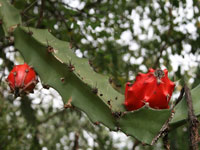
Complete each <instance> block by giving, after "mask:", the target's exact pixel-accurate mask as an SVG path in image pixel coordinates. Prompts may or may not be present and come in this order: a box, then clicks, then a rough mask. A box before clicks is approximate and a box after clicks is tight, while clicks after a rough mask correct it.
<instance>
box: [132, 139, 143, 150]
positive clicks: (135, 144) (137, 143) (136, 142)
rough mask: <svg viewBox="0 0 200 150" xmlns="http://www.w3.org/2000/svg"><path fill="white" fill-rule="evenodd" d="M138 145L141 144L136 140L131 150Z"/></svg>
mask: <svg viewBox="0 0 200 150" xmlns="http://www.w3.org/2000/svg"><path fill="white" fill-rule="evenodd" d="M140 144H141V142H140V141H138V140H136V141H135V143H134V144H133V147H132V150H135V149H136V147H137V146H138V145H140Z"/></svg>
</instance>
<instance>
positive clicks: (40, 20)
mask: <svg viewBox="0 0 200 150" xmlns="http://www.w3.org/2000/svg"><path fill="white" fill-rule="evenodd" d="M44 1H45V0H41V7H40V17H39V19H38V22H37V25H36V27H37V28H38V27H39V26H40V24H41V22H42V19H43V16H44V14H43V12H44Z"/></svg>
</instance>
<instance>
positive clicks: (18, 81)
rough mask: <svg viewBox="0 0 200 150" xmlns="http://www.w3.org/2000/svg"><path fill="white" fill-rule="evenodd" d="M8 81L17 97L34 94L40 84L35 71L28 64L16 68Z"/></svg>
mask: <svg viewBox="0 0 200 150" xmlns="http://www.w3.org/2000/svg"><path fill="white" fill-rule="evenodd" d="M6 81H7V82H8V84H9V86H10V89H11V92H13V93H14V94H15V96H16V97H17V96H19V95H20V94H24V93H29V92H33V89H34V88H35V85H36V84H37V82H38V80H37V75H36V73H35V71H34V69H33V68H31V67H30V66H29V65H27V64H26V63H25V64H23V65H16V66H14V67H13V69H12V70H11V72H10V74H9V75H8V78H7V79H6Z"/></svg>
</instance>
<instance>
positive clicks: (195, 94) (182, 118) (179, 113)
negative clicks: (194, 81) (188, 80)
mask: <svg viewBox="0 0 200 150" xmlns="http://www.w3.org/2000/svg"><path fill="white" fill-rule="evenodd" d="M199 93H200V84H199V85H198V86H196V87H195V88H194V89H192V90H191V96H192V101H193V108H194V113H195V115H196V116H200V109H199V106H200V101H199ZM187 109H188V108H187V103H186V99H185V97H184V98H183V100H181V101H180V103H178V104H177V106H176V107H175V108H174V111H175V114H174V117H173V119H172V120H171V122H170V125H171V126H172V127H178V126H180V125H183V124H184V123H186V121H187V118H188V111H187Z"/></svg>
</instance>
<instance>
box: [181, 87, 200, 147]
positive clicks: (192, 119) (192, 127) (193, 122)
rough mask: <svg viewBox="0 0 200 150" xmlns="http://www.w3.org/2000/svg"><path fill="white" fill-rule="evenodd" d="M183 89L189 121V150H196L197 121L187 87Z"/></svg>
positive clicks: (197, 136) (197, 137)
mask: <svg viewBox="0 0 200 150" xmlns="http://www.w3.org/2000/svg"><path fill="white" fill-rule="evenodd" d="M184 88H185V97H186V101H187V105H188V121H189V132H190V150H198V142H199V140H198V139H199V131H198V126H199V121H198V119H197V117H196V116H195V114H194V109H193V105H192V96H191V92H190V89H189V88H188V86H187V85H185V86H184Z"/></svg>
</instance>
